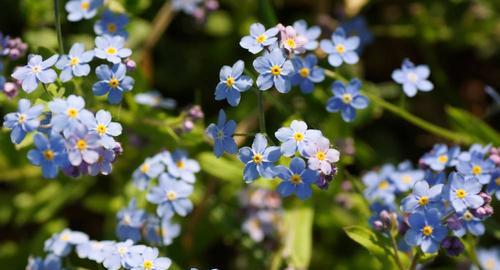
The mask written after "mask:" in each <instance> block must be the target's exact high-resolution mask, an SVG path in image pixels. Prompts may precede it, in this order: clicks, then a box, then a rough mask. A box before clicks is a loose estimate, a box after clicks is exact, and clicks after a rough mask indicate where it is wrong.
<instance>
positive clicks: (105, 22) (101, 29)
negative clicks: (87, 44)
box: [94, 10, 128, 39]
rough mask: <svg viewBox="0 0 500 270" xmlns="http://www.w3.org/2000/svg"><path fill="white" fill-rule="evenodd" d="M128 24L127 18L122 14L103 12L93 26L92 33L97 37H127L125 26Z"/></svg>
mask: <svg viewBox="0 0 500 270" xmlns="http://www.w3.org/2000/svg"><path fill="white" fill-rule="evenodd" d="M127 24H128V17H127V15H125V14H123V13H115V12H113V11H111V10H105V11H104V12H103V13H102V17H101V19H100V20H97V21H96V22H95V24H94V32H95V33H96V34H97V35H98V36H103V35H109V36H120V37H123V38H125V39H126V38H127V37H128V33H127V30H125V26H126V25H127Z"/></svg>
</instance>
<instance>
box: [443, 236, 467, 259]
mask: <svg viewBox="0 0 500 270" xmlns="http://www.w3.org/2000/svg"><path fill="white" fill-rule="evenodd" d="M441 247H442V248H443V249H444V250H445V251H446V254H448V255H449V256H458V255H460V254H462V253H463V252H464V244H462V241H460V239H459V238H458V237H456V236H448V237H446V238H445V239H444V240H443V241H442V242H441Z"/></svg>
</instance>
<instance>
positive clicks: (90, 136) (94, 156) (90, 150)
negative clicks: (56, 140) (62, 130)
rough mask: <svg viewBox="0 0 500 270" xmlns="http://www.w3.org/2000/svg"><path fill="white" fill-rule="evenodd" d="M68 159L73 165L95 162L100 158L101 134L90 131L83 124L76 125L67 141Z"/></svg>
mask: <svg viewBox="0 0 500 270" xmlns="http://www.w3.org/2000/svg"><path fill="white" fill-rule="evenodd" d="M66 145H67V150H68V159H69V162H70V163H71V165H73V166H80V164H82V162H85V163H86V164H93V163H95V162H97V160H98V159H99V154H98V153H97V150H98V148H99V136H98V135H97V134H94V133H90V132H88V130H87V128H86V127H85V126H83V125H80V126H76V127H75V128H74V129H73V130H72V133H71V134H69V136H68V138H67V141H66Z"/></svg>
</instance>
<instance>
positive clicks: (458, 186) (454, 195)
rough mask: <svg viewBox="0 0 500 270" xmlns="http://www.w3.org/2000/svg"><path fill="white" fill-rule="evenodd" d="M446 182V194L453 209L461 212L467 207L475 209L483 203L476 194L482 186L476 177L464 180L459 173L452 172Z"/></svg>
mask: <svg viewBox="0 0 500 270" xmlns="http://www.w3.org/2000/svg"><path fill="white" fill-rule="evenodd" d="M448 182H449V187H448V189H447V190H448V194H447V196H448V199H449V200H450V202H451V205H452V206H453V208H454V209H455V211H457V212H459V213H463V212H464V211H465V210H467V208H472V209H476V208H478V207H480V206H482V205H483V204H484V200H483V198H482V197H481V196H479V195H477V194H479V192H481V188H482V187H483V185H481V183H479V181H478V180H477V179H475V178H470V179H468V180H465V179H464V178H463V176H461V175H460V174H458V173H455V172H452V173H451V174H450V176H449V177H448Z"/></svg>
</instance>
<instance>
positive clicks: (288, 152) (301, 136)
mask: <svg viewBox="0 0 500 270" xmlns="http://www.w3.org/2000/svg"><path fill="white" fill-rule="evenodd" d="M274 136H276V138H277V139H278V140H279V141H280V142H281V147H280V148H281V153H282V154H283V155H284V156H286V157H291V156H293V155H294V154H295V152H297V151H299V153H301V154H303V153H304V148H305V147H306V145H307V144H308V143H312V142H315V141H316V140H318V139H319V138H321V137H322V136H323V134H322V133H321V131H320V130H317V129H307V124H306V122H304V121H298V120H293V121H292V123H291V124H290V127H281V128H279V129H278V130H277V131H276V132H275V133H274Z"/></svg>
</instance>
